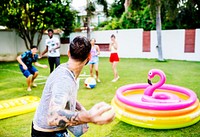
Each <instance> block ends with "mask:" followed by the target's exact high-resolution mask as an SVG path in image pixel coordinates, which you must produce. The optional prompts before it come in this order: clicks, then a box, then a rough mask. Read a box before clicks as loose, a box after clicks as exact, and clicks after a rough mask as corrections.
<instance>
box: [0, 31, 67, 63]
mask: <svg viewBox="0 0 200 137" xmlns="http://www.w3.org/2000/svg"><path fill="white" fill-rule="evenodd" d="M54 36H55V37H58V38H59V34H54ZM47 37H48V36H47V34H44V35H43V37H42V40H41V42H40V44H39V48H38V50H39V52H41V51H43V50H44V49H45V47H46V45H45V40H46V38H47ZM35 43H36V40H35V41H34V44H35ZM67 48H68V44H61V49H60V53H61V55H66V53H67V50H68V49H67ZM26 50H27V49H26V47H25V43H24V40H23V39H21V38H20V37H19V36H18V35H17V34H16V32H15V31H13V30H0V61H14V60H16V57H17V55H19V54H21V53H22V52H24V51H26Z"/></svg>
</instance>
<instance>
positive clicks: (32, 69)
mask: <svg viewBox="0 0 200 137" xmlns="http://www.w3.org/2000/svg"><path fill="white" fill-rule="evenodd" d="M19 68H20V70H21V72H22V73H23V75H24V76H25V77H26V78H28V77H29V76H30V75H31V74H33V75H34V74H35V72H37V71H38V70H37V69H36V68H35V67H34V66H31V67H28V69H27V70H24V69H23V67H22V65H19Z"/></svg>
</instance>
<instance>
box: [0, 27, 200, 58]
mask: <svg viewBox="0 0 200 137" xmlns="http://www.w3.org/2000/svg"><path fill="white" fill-rule="evenodd" d="M112 34H114V35H115V36H116V38H117V41H118V44H119V50H118V51H119V56H120V57H121V58H157V57H158V53H157V49H156V46H157V36H156V31H151V39H150V45H151V46H150V48H151V49H150V52H143V51H142V48H143V29H128V30H109V31H94V32H92V33H91V37H92V38H95V39H96V41H97V43H110V36H111V35H112ZM56 36H57V37H59V35H56ZM75 36H86V33H71V34H70V41H72V39H73V38H74V37H75ZM46 38H47V35H44V36H43V38H42V41H41V43H40V45H39V51H40V52H41V51H43V50H44V49H45V39H46ZM199 38H200V29H196V30H195V50H194V53H185V52H184V44H185V30H184V29H181V30H163V31H162V50H163V57H164V59H175V60H189V61H200V39H199ZM0 49H1V50H0V61H12V60H15V59H16V56H17V54H19V53H22V52H24V51H26V47H25V45H24V41H23V40H22V39H21V38H20V37H19V36H17V35H16V33H15V31H0ZM67 50H68V44H62V45H61V49H60V52H61V54H62V55H67ZM109 54H110V53H109V52H108V51H102V52H101V55H100V56H101V57H108V56H109Z"/></svg>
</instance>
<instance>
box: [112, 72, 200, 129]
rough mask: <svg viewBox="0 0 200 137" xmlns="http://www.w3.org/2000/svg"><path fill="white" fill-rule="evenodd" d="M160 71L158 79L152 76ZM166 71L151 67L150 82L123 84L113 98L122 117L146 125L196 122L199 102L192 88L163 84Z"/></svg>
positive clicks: (175, 125) (165, 126) (158, 126)
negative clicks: (153, 81)
mask: <svg viewBox="0 0 200 137" xmlns="http://www.w3.org/2000/svg"><path fill="white" fill-rule="evenodd" d="M156 75H158V76H159V77H160V80H159V82H157V83H155V84H152V83H151V79H152V78H154V76H156ZM165 81H166V76H165V74H164V72H163V71H161V70H158V69H152V70H150V71H149V73H148V82H149V84H130V85H125V86H122V87H120V88H119V89H118V90H117V91H116V95H115V97H114V98H113V100H112V105H113V107H114V109H115V111H116V117H117V118H118V119H120V120H121V121H124V122H126V123H128V124H132V125H135V126H139V127H144V128H153V129H174V128H182V127H186V126H190V125H193V124H195V123H197V122H198V121H199V120H200V104H199V100H198V98H197V96H196V94H195V92H193V91H192V90H190V89H187V88H184V87H179V86H175V85H169V84H164V83H165Z"/></svg>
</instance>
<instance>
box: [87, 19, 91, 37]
mask: <svg viewBox="0 0 200 137" xmlns="http://www.w3.org/2000/svg"><path fill="white" fill-rule="evenodd" d="M87 38H88V39H89V40H90V17H89V16H88V17H87Z"/></svg>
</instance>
